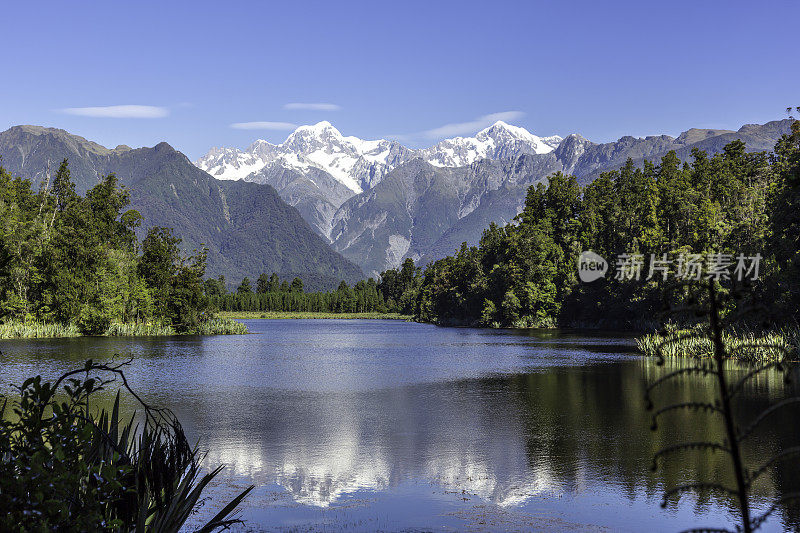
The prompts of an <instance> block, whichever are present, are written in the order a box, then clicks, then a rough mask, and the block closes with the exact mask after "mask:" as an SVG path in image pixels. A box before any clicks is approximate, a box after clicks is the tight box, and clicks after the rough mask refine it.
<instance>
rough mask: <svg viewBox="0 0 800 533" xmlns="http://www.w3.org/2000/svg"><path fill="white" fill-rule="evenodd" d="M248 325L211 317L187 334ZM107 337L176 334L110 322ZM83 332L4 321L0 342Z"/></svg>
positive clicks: (160, 327)
mask: <svg viewBox="0 0 800 533" xmlns="http://www.w3.org/2000/svg"><path fill="white" fill-rule="evenodd" d="M246 333H248V330H247V326H245V325H244V324H242V323H241V322H237V321H236V320H234V319H232V318H228V317H220V318H212V319H210V320H207V321H205V322H202V323H201V324H200V325H198V326H197V328H196V329H195V330H194V331H191V332H189V333H188V334H189V335H244V334H246ZM104 335H105V336H107V337H144V336H168V335H177V332H176V331H175V329H174V328H173V327H172V326H169V325H164V324H161V323H160V322H125V323H123V322H113V323H112V324H111V325H110V326H109V327H108V329H107V330H106V332H105V333H104ZM80 336H82V333H81V331H80V329H78V326H77V325H75V324H66V325H64V324H57V323H41V322H30V321H29V322H6V323H4V324H0V339H43V338H59V337H80Z"/></svg>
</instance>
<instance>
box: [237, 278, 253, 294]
mask: <svg viewBox="0 0 800 533" xmlns="http://www.w3.org/2000/svg"><path fill="white" fill-rule="evenodd" d="M236 293H237V294H252V293H253V288H252V287H251V286H250V278H248V277H245V278H244V279H243V280H242V283H241V284H240V285H239V286H238V287H237V288H236Z"/></svg>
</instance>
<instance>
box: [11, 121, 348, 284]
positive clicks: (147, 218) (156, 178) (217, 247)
mask: <svg viewBox="0 0 800 533" xmlns="http://www.w3.org/2000/svg"><path fill="white" fill-rule="evenodd" d="M0 157H2V164H3V166H4V167H5V168H6V169H7V170H8V171H9V172H10V173H11V174H12V175H15V176H22V177H24V178H29V179H30V180H31V181H32V182H33V184H32V189H33V190H38V187H39V186H41V185H42V184H44V183H46V182H47V181H48V179H50V180H52V174H53V173H54V172H55V170H56V169H57V168H58V165H59V163H61V161H62V160H63V159H65V158H66V159H67V160H68V161H69V168H70V172H71V176H72V181H73V182H74V183H75V190H76V192H77V193H79V194H83V193H85V192H87V191H88V190H89V189H91V188H92V187H94V186H95V185H97V184H98V183H99V182H100V181H101V180H102V179H103V177H104V176H107V175H108V174H110V173H114V174H115V175H116V176H117V179H118V181H119V183H120V184H122V185H124V186H125V187H126V188H127V190H128V192H129V196H130V207H131V208H133V209H136V210H137V211H139V212H140V213H141V215H142V217H143V220H142V225H141V226H140V227H139V228H137V229H136V233H137V236H138V237H139V239H142V238H144V236H145V234H146V232H147V231H148V230H149V229H150V228H153V227H168V228H172V230H173V231H174V233H175V235H177V236H178V237H180V238H181V239H182V244H181V250H182V251H183V252H184V253H191V251H192V250H194V249H196V248H200V247H201V246H204V247H207V248H208V273H209V275H211V276H215V277H216V276H219V275H225V276H227V277H228V279H241V278H242V277H244V276H252V275H255V274H256V273H258V272H264V271H267V272H272V271H275V272H278V273H280V274H281V275H282V276H284V277H290V278H291V277H293V276H297V275H300V276H302V277H303V278H304V279H306V281H307V284H308V285H309V286H310V287H315V288H319V289H322V288H325V289H333V288H335V287H336V286H338V284H339V282H340V281H341V280H343V279H344V280H347V281H348V282H350V283H355V282H356V281H358V280H359V279H361V277H362V274H361V270H360V269H359V268H358V267H357V266H356V265H354V264H353V263H351V262H349V261H347V260H346V259H344V258H343V257H342V256H340V255H339V254H337V253H336V252H334V251H333V250H331V249H330V247H329V246H328V244H327V243H326V242H325V241H324V240H323V239H322V238H321V237H320V236H319V235H317V234H316V233H315V232H314V230H312V229H311V228H310V227H309V225H308V224H307V223H306V222H305V221H304V220H303V218H302V217H301V216H300V214H299V213H298V212H297V210H295V209H294V208H293V207H291V206H290V205H288V204H287V203H286V202H284V201H283V200H282V199H281V198H280V196H278V194H277V192H275V189H273V188H272V187H271V186H269V185H260V184H255V183H245V182H241V181H221V180H216V179H214V178H212V177H211V176H209V175H208V174H207V173H206V172H204V171H202V170H200V169H199V168H197V167H195V166H194V165H193V164H192V163H191V162H190V161H189V159H188V158H187V157H186V156H185V155H184V154H182V153H181V152H179V151H177V150H175V149H174V148H172V147H171V146H170V145H169V144H167V143H159V144H158V145H156V146H154V147H152V148H137V149H131V148H129V147H127V146H118V147H117V148H115V149H113V150H111V149H107V148H104V147H102V146H100V145H98V144H96V143H92V142H90V141H87V140H86V139H84V138H82V137H79V136H77V135H72V134H70V133H68V132H66V131H64V130H58V129H54V128H42V127H38V126H15V127H13V128H10V129H9V130H6V131H4V132H1V133H0Z"/></svg>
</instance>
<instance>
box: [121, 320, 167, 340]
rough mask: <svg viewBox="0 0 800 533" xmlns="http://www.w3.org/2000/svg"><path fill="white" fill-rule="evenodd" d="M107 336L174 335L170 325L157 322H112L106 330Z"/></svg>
mask: <svg viewBox="0 0 800 533" xmlns="http://www.w3.org/2000/svg"><path fill="white" fill-rule="evenodd" d="M105 334H106V336H108V337H144V336H148V335H175V329H173V327H172V326H167V325H163V324H161V323H159V322H126V323H122V322H114V323H112V324H111V325H110V326H109V327H108V329H107V330H106V333H105Z"/></svg>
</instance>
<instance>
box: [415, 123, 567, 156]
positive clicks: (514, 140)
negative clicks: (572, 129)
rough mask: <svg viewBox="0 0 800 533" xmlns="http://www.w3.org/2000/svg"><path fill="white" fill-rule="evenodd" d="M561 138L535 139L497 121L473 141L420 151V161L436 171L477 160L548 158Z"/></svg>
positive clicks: (456, 140)
mask: <svg viewBox="0 0 800 533" xmlns="http://www.w3.org/2000/svg"><path fill="white" fill-rule="evenodd" d="M561 140H562V139H561V137H559V136H558V135H554V136H552V137H538V136H536V135H534V134H532V133H530V132H529V131H528V130H526V129H525V128H520V127H518V126H512V125H510V124H506V123H505V122H502V121H497V122H495V123H494V124H493V125H491V126H489V127H488V128H486V129H484V130H482V131H480V132H478V133H477V134H476V135H475V137H455V138H453V139H445V140H444V141H441V142H440V143H438V144H436V145H435V146H432V147H430V148H426V149H424V150H421V155H422V157H423V158H424V159H425V160H426V161H428V162H429V163H430V164H432V165H434V166H437V167H462V166H466V165H470V164H472V163H474V162H475V161H477V160H479V159H507V158H511V157H515V156H518V155H521V154H547V153H549V152H552V151H553V150H554V149H555V148H556V147H557V146H558V145H559V143H560V142H561Z"/></svg>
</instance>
